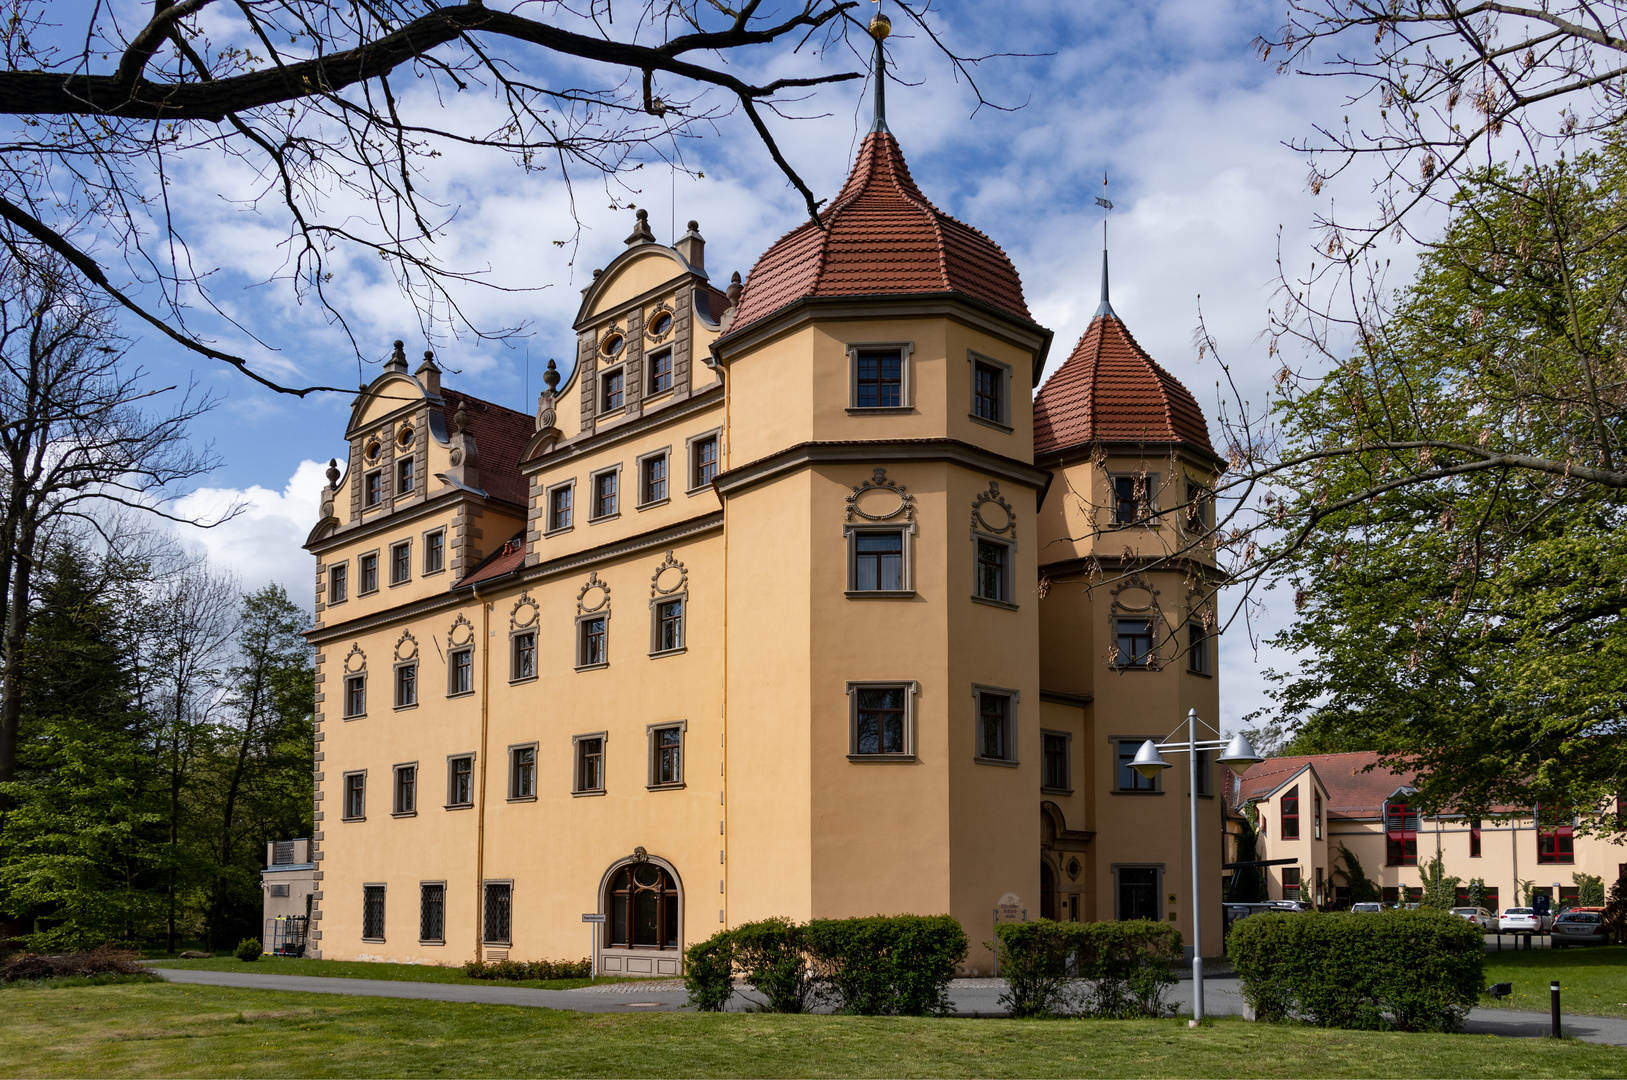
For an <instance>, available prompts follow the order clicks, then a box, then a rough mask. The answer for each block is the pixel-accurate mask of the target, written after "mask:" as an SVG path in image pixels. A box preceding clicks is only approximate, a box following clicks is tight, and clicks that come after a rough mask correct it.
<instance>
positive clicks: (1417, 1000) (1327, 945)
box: [1226, 909, 1485, 1031]
mask: <svg viewBox="0 0 1627 1080" xmlns="http://www.w3.org/2000/svg"><path fill="white" fill-rule="evenodd" d="M1226 952H1227V955H1229V956H1230V957H1231V960H1232V963H1233V964H1234V965H1235V966H1236V968H1237V974H1238V975H1239V977H1240V978H1241V979H1242V983H1243V997H1244V999H1245V1000H1247V1001H1248V1003H1249V1005H1250V1007H1252V1008H1253V1009H1254V1013H1255V1015H1256V1016H1257V1017H1258V1018H1259V1019H1261V1020H1268V1021H1279V1022H1280V1021H1286V1020H1298V1021H1302V1022H1305V1023H1310V1024H1316V1025H1320V1026H1322V1027H1338V1028H1368V1029H1382V1028H1395V1029H1399V1030H1402V1031H1455V1030H1457V1029H1458V1028H1459V1027H1461V1026H1462V1024H1463V1019H1464V1017H1465V1016H1467V1015H1468V1012H1469V1009H1470V1008H1471V1007H1472V1006H1473V1005H1474V1003H1475V1002H1476V1000H1478V999H1479V996H1480V989H1481V986H1482V984H1483V981H1484V980H1483V965H1484V961H1485V941H1484V939H1483V938H1482V936H1481V932H1480V929H1479V927H1476V926H1474V925H1472V924H1471V923H1469V922H1468V921H1467V920H1466V919H1460V918H1457V917H1456V916H1454V915H1451V914H1448V913H1446V912H1441V911H1430V910H1427V909H1425V910H1418V911H1388V912H1385V913H1383V914H1382V915H1371V914H1353V913H1351V912H1331V913H1325V914H1324V913H1316V912H1311V913H1281V914H1265V915H1252V916H1250V917H1249V918H1247V919H1243V920H1241V921H1239V922H1238V923H1237V924H1235V925H1234V926H1233V927H1232V930H1231V934H1230V935H1229V936H1228V937H1227V939H1226Z"/></svg>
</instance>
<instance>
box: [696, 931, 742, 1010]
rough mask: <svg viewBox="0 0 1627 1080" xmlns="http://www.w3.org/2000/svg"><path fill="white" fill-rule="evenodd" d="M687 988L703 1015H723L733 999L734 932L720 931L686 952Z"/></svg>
mask: <svg viewBox="0 0 1627 1080" xmlns="http://www.w3.org/2000/svg"><path fill="white" fill-rule="evenodd" d="M684 989H685V990H688V991H689V1003H690V1004H691V1005H693V1006H694V1007H695V1008H697V1009H699V1010H700V1011H701V1012H722V1011H723V1007H724V1006H725V1005H727V1004H728V1003H729V998H731V997H733V996H734V931H732V930H719V931H718V932H717V933H715V934H713V935H712V936H711V937H709V938H707V939H706V940H705V941H701V942H697V943H696V944H694V945H691V946H690V947H689V948H688V949H686V950H684Z"/></svg>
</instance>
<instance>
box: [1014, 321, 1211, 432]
mask: <svg viewBox="0 0 1627 1080" xmlns="http://www.w3.org/2000/svg"><path fill="white" fill-rule="evenodd" d="M1102 308H1103V309H1104V312H1105V313H1102V314H1098V315H1097V316H1096V317H1095V318H1094V319H1092V320H1091V321H1090V326H1089V327H1088V328H1087V329H1086V330H1085V336H1084V337H1082V338H1080V339H1079V344H1078V345H1076V346H1074V350H1073V355H1071V356H1069V357H1068V359H1067V362H1066V363H1064V364H1063V365H1062V366H1061V367H1060V368H1058V369H1057V371H1056V374H1054V375H1052V376H1051V377H1050V379H1048V380H1047V381H1046V383H1045V385H1044V386H1042V387H1040V391H1039V394H1038V395H1036V396H1035V398H1034V454H1035V455H1036V456H1040V455H1044V454H1049V453H1055V452H1058V451H1062V450H1068V449H1072V448H1074V447H1077V446H1083V445H1087V444H1089V443H1095V442H1120V443H1123V442H1129V443H1146V442H1151V443H1181V444H1184V445H1187V446H1191V447H1194V448H1196V449H1199V450H1202V451H1204V452H1205V453H1207V454H1209V455H1211V456H1213V455H1214V452H1215V451H1214V447H1212V446H1211V445H1210V444H1209V426H1208V424H1207V423H1205V422H1204V419H1203V410H1202V409H1200V408H1198V403H1197V401H1195V400H1194V399H1193V397H1192V395H1191V394H1190V393H1189V392H1188V391H1187V389H1186V387H1184V386H1182V385H1181V382H1180V380H1179V379H1177V378H1176V377H1175V376H1173V375H1171V374H1170V373H1169V372H1167V371H1165V370H1164V369H1163V368H1161V367H1159V366H1158V363H1157V362H1156V361H1155V360H1153V358H1152V357H1150V356H1148V355H1147V352H1146V350H1145V349H1143V348H1142V347H1141V345H1140V344H1139V343H1138V342H1137V341H1136V339H1135V338H1134V337H1132V336H1130V331H1129V330H1128V329H1127V328H1126V327H1125V325H1124V323H1123V321H1122V320H1120V319H1119V317H1118V316H1117V315H1116V314H1114V313H1113V309H1112V308H1111V306H1109V305H1108V304H1107V301H1106V298H1105V296H1104V298H1103V301H1102Z"/></svg>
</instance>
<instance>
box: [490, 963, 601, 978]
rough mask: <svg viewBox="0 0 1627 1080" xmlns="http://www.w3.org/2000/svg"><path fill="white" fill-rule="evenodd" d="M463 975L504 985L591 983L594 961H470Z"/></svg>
mask: <svg viewBox="0 0 1627 1080" xmlns="http://www.w3.org/2000/svg"><path fill="white" fill-rule="evenodd" d="M463 974H464V975H466V976H467V977H469V978H471V979H499V980H502V981H504V982H530V981H533V980H535V981H537V982H541V981H543V980H545V979H587V978H591V977H592V975H593V961H592V960H491V961H488V962H487V963H484V964H482V963H481V962H480V961H479V960H467V961H465V962H464V964H463Z"/></svg>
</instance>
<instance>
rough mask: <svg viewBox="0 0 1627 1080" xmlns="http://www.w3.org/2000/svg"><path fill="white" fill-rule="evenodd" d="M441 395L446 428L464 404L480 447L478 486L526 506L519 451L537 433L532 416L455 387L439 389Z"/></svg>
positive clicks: (526, 491) (527, 496) (527, 499)
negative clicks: (459, 406)
mask: <svg viewBox="0 0 1627 1080" xmlns="http://www.w3.org/2000/svg"><path fill="white" fill-rule="evenodd" d="M441 397H442V398H444V399H445V401H446V404H445V405H444V406H443V409H442V411H443V412H445V414H446V427H447V430H448V431H450V430H451V429H452V426H453V424H452V417H453V416H454V415H455V414H456V413H457V411H458V402H460V401H461V402H465V403H466V404H467V409H466V415H467V416H468V423H469V433H470V434H471V435H473V436H474V437H475V447H476V448H477V449H478V450H479V451H480V486H481V487H482V488H483V489H484V490H485V492H486V494H488V495H490V496H492V497H493V498H495V499H502V500H504V501H506V502H511V503H515V504H517V505H519V506H529V505H530V501H531V495H530V487H529V485H528V483H527V481H526V478H525V476H524V475H522V474H521V472H520V455H521V454H523V453H524V452H525V444H526V443H527V442H529V441H530V440H531V436H532V435H534V434H536V431H537V422H536V420H535V418H533V417H530V416H527V415H525V413H521V412H515V411H514V410H513V409H505V408H504V407H503V406H501V405H494V404H492V403H491V402H489V401H482V400H481V399H479V398H477V397H472V396H470V395H469V394H462V393H459V392H458V391H456V390H446V389H442V391H441Z"/></svg>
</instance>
